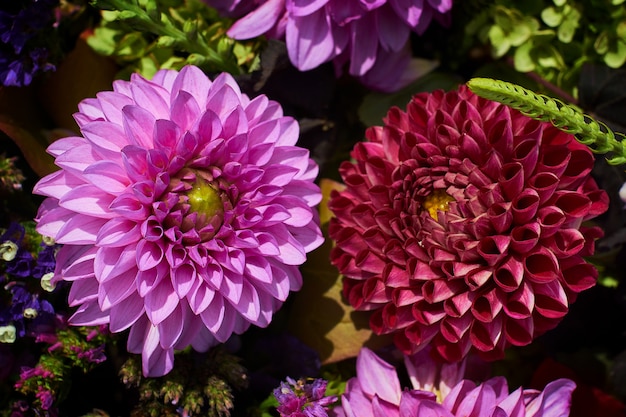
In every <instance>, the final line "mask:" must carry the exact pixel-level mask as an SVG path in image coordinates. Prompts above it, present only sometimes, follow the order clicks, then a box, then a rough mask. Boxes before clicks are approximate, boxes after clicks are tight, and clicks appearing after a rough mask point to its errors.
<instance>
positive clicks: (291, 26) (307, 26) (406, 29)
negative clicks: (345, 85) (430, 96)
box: [205, 0, 452, 91]
mask: <svg viewBox="0 0 626 417" xmlns="http://www.w3.org/2000/svg"><path fill="white" fill-rule="evenodd" d="M205 1H207V3H209V4H212V0H205ZM224 2H225V1H224V0H219V1H218V3H219V5H220V7H221V9H222V10H224V9H227V8H226V6H225V5H224ZM251 3H254V4H258V6H257V7H256V8H255V9H254V10H253V11H252V12H251V13H249V14H247V15H245V16H244V17H242V18H241V19H239V20H237V21H236V22H235V23H234V24H233V26H232V27H231V28H230V30H229V31H228V35H229V36H231V37H232V38H234V39H250V38H254V37H257V36H259V35H266V36H267V37H270V38H281V39H282V38H285V41H286V43H287V51H288V53H289V58H290V60H291V62H292V63H293V64H294V65H295V66H296V67H297V68H298V69H300V70H302V71H307V70H310V69H313V68H316V67H317V66H319V65H321V64H323V63H325V62H330V61H334V64H335V68H336V70H337V73H338V74H341V73H342V72H343V68H344V65H346V64H347V70H348V72H349V73H350V75H353V76H356V77H361V80H362V81H363V82H364V83H365V84H366V85H368V86H370V87H372V88H376V89H379V90H383V91H393V90H396V89H398V88H401V87H402V86H404V85H406V84H407V83H408V82H410V81H412V80H413V79H414V78H415V77H416V73H415V72H414V70H413V69H412V68H411V67H410V66H409V63H410V50H409V48H408V44H409V36H410V34H411V32H415V33H418V34H423V33H424V31H425V30H426V28H427V27H428V26H429V25H430V23H431V21H432V20H433V18H435V19H438V20H440V21H442V22H444V20H445V17H447V14H448V12H449V11H450V10H451V8H452V0H313V1H303V0H265V1H261V2H259V1H255V0H248V1H246V0H231V1H230V4H231V7H230V8H228V9H227V10H228V11H230V12H232V11H234V10H235V9H236V8H237V7H239V8H242V7H243V6H245V5H249V4H251ZM383 74H384V75H383Z"/></svg>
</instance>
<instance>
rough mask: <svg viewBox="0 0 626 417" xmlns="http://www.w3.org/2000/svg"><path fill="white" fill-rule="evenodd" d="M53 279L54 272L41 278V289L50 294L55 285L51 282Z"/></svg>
mask: <svg viewBox="0 0 626 417" xmlns="http://www.w3.org/2000/svg"><path fill="white" fill-rule="evenodd" d="M53 277H54V272H48V273H47V274H44V276H42V277H41V281H40V282H41V288H43V289H44V290H45V291H48V292H52V291H54V289H55V288H56V284H55V283H54V282H52V278H53Z"/></svg>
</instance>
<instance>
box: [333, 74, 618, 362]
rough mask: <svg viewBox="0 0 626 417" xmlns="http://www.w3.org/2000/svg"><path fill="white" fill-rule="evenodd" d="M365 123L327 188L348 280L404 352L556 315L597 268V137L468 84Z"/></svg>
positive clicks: (509, 335)
mask: <svg viewBox="0 0 626 417" xmlns="http://www.w3.org/2000/svg"><path fill="white" fill-rule="evenodd" d="M384 122H385V124H384V126H376V127H372V128H370V129H368V131H367V132H366V136H367V139H368V140H367V141H365V142H362V143H358V144H357V145H356V146H355V147H354V149H353V151H352V157H353V159H354V162H344V163H343V165H342V166H341V167H340V173H341V176H342V178H343V181H344V182H345V184H346V188H345V190H343V191H341V192H337V191H335V192H334V193H333V194H332V195H331V199H330V203H329V208H330V209H331V210H332V212H333V213H334V215H335V216H334V218H333V219H331V222H330V225H329V235H330V237H331V238H332V239H333V240H334V241H335V242H336V245H335V247H334V248H333V250H332V252H331V262H332V263H333V264H334V265H335V266H336V267H337V268H338V269H339V270H340V271H341V273H342V274H343V276H344V281H343V293H344V296H345V297H346V299H347V300H348V301H349V303H350V304H351V305H352V306H353V307H354V308H356V309H357V310H370V311H372V315H371V317H370V326H371V328H372V329H373V330H374V331H375V332H376V333H378V334H393V335H394V341H395V344H396V345H397V346H398V348H400V349H401V350H402V351H403V352H405V353H415V352H417V351H419V350H420V349H422V348H423V347H425V346H427V345H429V344H431V345H433V347H434V348H433V354H435V355H437V356H438V357H439V358H440V359H443V360H446V361H458V360H459V359H461V358H463V357H465V356H466V355H467V354H468V353H469V352H470V351H475V352H477V353H479V354H480V356H481V357H482V358H483V359H486V360H494V359H498V358H501V357H502V356H503V355H504V350H505V348H507V347H508V346H511V345H516V346H522V345H527V344H529V343H530V342H531V341H532V340H533V339H534V338H536V337H537V336H539V335H541V334H542V333H544V332H546V331H547V330H549V329H551V328H554V327H555V326H556V325H557V324H558V323H559V322H560V320H561V319H562V318H563V316H564V315H565V314H566V313H567V312H568V309H569V305H570V304H571V303H572V302H573V301H574V300H575V299H576V296H577V294H578V293H579V292H581V291H583V290H585V289H588V288H590V287H591V286H593V285H594V284H595V282H596V279H597V271H596V269H595V268H594V267H593V266H592V265H591V264H589V263H587V262H586V261H585V259H584V257H586V256H589V255H591V254H592V253H593V251H594V241H595V239H597V238H598V237H600V236H601V235H602V231H601V229H600V228H599V227H592V226H590V225H588V224H586V223H585V222H586V221H588V220H590V219H592V218H594V217H596V216H598V215H599V214H601V213H603V212H605V211H606V210H607V208H608V197H607V195H606V193H605V192H604V191H603V190H600V189H599V188H598V186H597V184H596V182H595V181H594V179H593V178H592V177H591V169H592V167H593V164H594V157H593V155H592V153H591V151H590V150H589V149H588V148H587V147H585V146H584V145H582V144H580V143H579V142H577V141H576V140H575V138H574V137H573V136H572V135H570V134H567V133H564V132H562V131H560V130H558V129H556V128H555V127H554V126H552V125H551V124H550V123H544V122H539V121H535V120H532V119H531V118H529V117H527V116H524V115H522V114H521V113H519V112H517V111H515V110H512V109H510V108H509V107H507V106H505V105H502V104H499V103H496V102H491V101H488V100H484V99H482V98H479V97H478V96H476V95H474V94H473V93H472V92H471V91H469V89H467V88H466V87H465V86H461V87H460V88H459V89H458V90H456V91H450V92H444V91H435V92H433V93H421V94H417V95H416V96H414V97H413V99H412V101H411V102H410V103H409V104H408V106H407V108H406V111H403V110H401V109H399V108H392V109H391V110H390V111H389V113H388V114H387V116H386V118H385V119H384Z"/></svg>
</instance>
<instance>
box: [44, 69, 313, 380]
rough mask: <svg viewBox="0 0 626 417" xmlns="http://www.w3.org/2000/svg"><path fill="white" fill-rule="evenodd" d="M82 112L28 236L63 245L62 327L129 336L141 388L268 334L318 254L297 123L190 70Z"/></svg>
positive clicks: (120, 90) (119, 84)
mask: <svg viewBox="0 0 626 417" xmlns="http://www.w3.org/2000/svg"><path fill="white" fill-rule="evenodd" d="M79 110H80V111H79V113H77V114H76V115H75V119H76V122H77V123H78V125H79V127H80V129H81V133H82V136H75V137H67V138H64V139H60V140H58V141H56V142H55V143H53V144H52V145H51V146H50V147H49V149H48V151H49V152H50V153H51V154H52V155H53V156H55V157H56V163H57V165H58V166H60V167H61V170H59V171H57V172H55V173H53V174H51V175H49V176H47V177H45V178H43V179H42V180H40V181H39V182H38V183H37V185H36V186H35V189H34V192H35V193H37V194H41V195H44V196H47V197H49V198H47V199H46V200H45V201H44V202H43V204H42V205H41V207H40V210H39V213H38V216H37V222H38V226H37V230H38V231H39V232H40V233H41V234H42V235H44V236H50V237H52V238H54V239H55V240H56V242H57V243H60V244H62V245H63V246H62V248H61V250H60V252H59V254H58V256H57V268H56V271H55V278H54V279H55V280H66V281H70V282H71V283H72V286H71V290H70V293H69V304H70V305H71V306H77V307H78V309H77V311H76V312H75V313H74V315H73V316H72V318H71V320H70V323H71V324H74V325H85V326H93V325H101V324H108V325H109V328H110V330H111V331H112V332H121V331H124V330H127V329H130V334H129V338H128V346H127V347H128V350H129V351H130V352H133V353H141V354H142V360H143V372H144V374H146V375H149V376H160V375H164V374H166V373H168V372H169V371H170V370H171V369H172V366H173V361H174V350H177V349H183V348H186V347H188V346H192V347H193V348H194V349H196V350H198V351H204V350H206V349H208V348H209V347H210V346H212V345H214V344H216V343H219V342H224V341H226V340H227V339H228V338H229V337H230V336H231V335H232V334H233V333H242V332H243V331H245V330H246V329H247V328H248V327H249V326H250V325H251V324H254V325H256V326H261V327H263V326H267V325H268V324H269V323H270V321H271V319H272V315H273V313H274V312H275V311H276V310H278V309H279V308H280V306H281V305H282V303H283V301H285V299H286V298H287V296H288V295H289V292H290V291H295V290H298V289H299V288H300V286H301V284H302V282H301V281H302V277H301V274H300V272H299V269H298V267H299V265H301V264H302V263H303V262H304V261H305V259H306V254H307V253H308V252H310V251H311V250H313V249H315V248H316V247H318V246H319V245H320V244H321V243H322V240H323V238H322V234H321V231H320V229H319V225H318V223H319V220H318V215H317V212H316V210H314V209H313V207H314V206H315V205H317V204H318V203H319V201H320V200H321V193H320V190H319V187H318V186H317V185H316V184H315V183H314V180H315V178H316V175H317V165H316V164H315V163H314V162H313V161H312V160H311V159H310V158H309V153H308V151H307V150H306V149H303V148H300V147H297V146H296V141H297V140H298V134H299V130H298V124H297V122H296V121H295V120H294V119H292V118H290V117H285V116H283V113H282V109H281V107H280V105H279V104H278V103H276V102H273V101H270V100H268V99H267V97H265V96H262V95H261V96H258V97H256V98H254V99H250V98H248V97H247V96H246V95H245V94H242V93H241V91H240V90H239V87H238V85H237V84H236V82H235V81H234V79H233V78H232V77H231V76H230V75H228V74H221V75H219V76H218V77H217V78H215V80H213V81H211V80H209V79H208V78H207V77H206V75H205V74H204V73H202V71H201V70H200V69H198V68H197V67H193V66H187V67H185V68H183V69H182V70H181V71H180V72H176V71H172V70H161V71H159V72H157V74H156V75H155V76H154V78H153V79H152V80H151V81H148V80H146V79H143V78H142V77H140V76H139V75H137V74H134V75H133V76H132V77H131V80H130V82H128V81H121V80H118V81H115V82H114V84H113V91H107V92H100V93H98V94H97V97H96V98H94V99H87V100H84V101H82V102H81V103H80V104H79Z"/></svg>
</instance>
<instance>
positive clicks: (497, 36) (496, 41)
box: [487, 25, 511, 58]
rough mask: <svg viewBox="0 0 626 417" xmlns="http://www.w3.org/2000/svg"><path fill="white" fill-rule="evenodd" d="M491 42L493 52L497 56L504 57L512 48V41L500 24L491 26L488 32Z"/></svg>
mask: <svg viewBox="0 0 626 417" xmlns="http://www.w3.org/2000/svg"><path fill="white" fill-rule="evenodd" d="M487 36H488V37H489V42H490V43H491V45H492V48H493V49H492V53H493V56H494V57H495V58H500V57H503V56H504V55H505V54H506V53H507V52H508V51H509V49H510V48H511V42H509V39H508V38H507V36H506V34H505V33H504V31H503V30H502V28H501V27H500V26H496V25H494V26H491V27H490V28H489V31H488V32H487Z"/></svg>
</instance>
